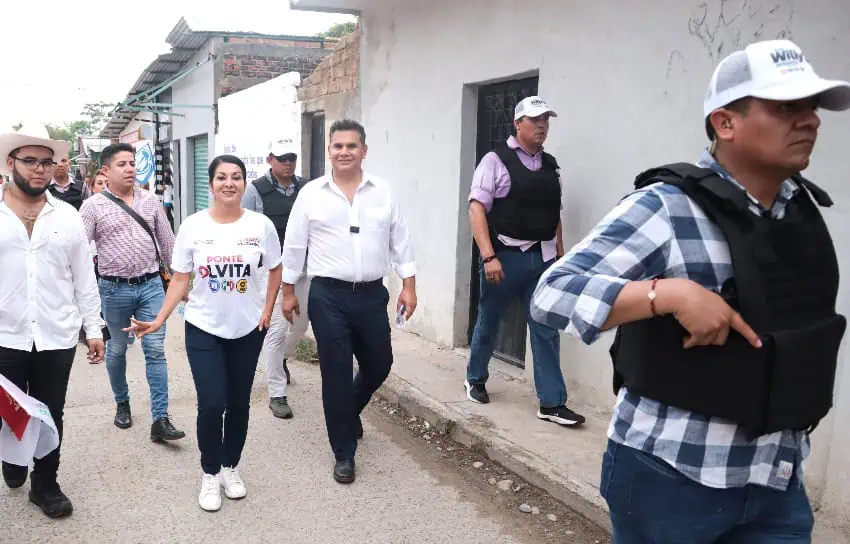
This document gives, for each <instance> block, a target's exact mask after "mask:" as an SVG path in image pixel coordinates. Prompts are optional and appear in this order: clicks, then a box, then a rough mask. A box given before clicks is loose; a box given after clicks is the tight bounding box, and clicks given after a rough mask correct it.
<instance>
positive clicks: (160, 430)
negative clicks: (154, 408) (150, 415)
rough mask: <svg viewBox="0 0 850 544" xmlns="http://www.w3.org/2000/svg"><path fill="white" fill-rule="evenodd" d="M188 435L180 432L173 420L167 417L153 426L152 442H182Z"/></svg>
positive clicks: (160, 419)
mask: <svg viewBox="0 0 850 544" xmlns="http://www.w3.org/2000/svg"><path fill="white" fill-rule="evenodd" d="M185 436H186V433H184V432H183V431H178V430H177V429H176V428H175V427H174V425H172V424H171V420H170V419H168V418H167V417H161V418H159V419H157V420H156V421H154V422H153V425H151V440H153V441H154V442H161V441H163V440H180V439H181V438H183V437H185Z"/></svg>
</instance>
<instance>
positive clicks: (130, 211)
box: [101, 191, 162, 264]
mask: <svg viewBox="0 0 850 544" xmlns="http://www.w3.org/2000/svg"><path fill="white" fill-rule="evenodd" d="M101 194H102V195H103V196H105V197H106V198H108V199H109V200H111V201H112V202H114V203H115V204H117V205H118V207H119V208H121V209H122V210H124V211H125V212H127V215H129V216H130V217H132V218H133V219H135V220H136V223H138V224H139V225H141V226H142V228H143V229H145V232H147V233H148V235H150V237H151V240H153V249H154V251H156V260H157V261H158V262H159V263H160V264H162V259H161V258H160V256H159V245H158V244H157V243H156V236H154V234H153V231H152V230H151V227H150V225H148V222H147V221H145V220H144V218H143V217H142V216H141V215H139V214H138V213H136V210H134V209H133V208H131V207H130V206H128V205H127V203H126V202H124V201H123V200H121V199H120V198H118V197H117V196H115V195H113V194H112V193H110V192H109V191H102V192H101Z"/></svg>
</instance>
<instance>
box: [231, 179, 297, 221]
mask: <svg viewBox="0 0 850 544" xmlns="http://www.w3.org/2000/svg"><path fill="white" fill-rule="evenodd" d="M265 178H266V179H268V180H269V181H270V182H271V184H272V187H274V188H275V189H277V192H279V193H280V194H282V195H283V196H292V195H293V194H295V183H296V179H297V176H292V183H290V184H289V185H281V184H280V183H278V182H277V179H276V178H275V177H274V176H273V175H272V171H271V169H269V171H268V172H266V175H265ZM260 179H262V178H260ZM242 207H243V208H245V209H246V210H251V211H252V212H257V213H263V196H262V195H261V194H260V191H258V190H257V188H256V187H255V186H254V184H253V183H249V184H248V187H246V188H245V193H244V194H243V195H242Z"/></svg>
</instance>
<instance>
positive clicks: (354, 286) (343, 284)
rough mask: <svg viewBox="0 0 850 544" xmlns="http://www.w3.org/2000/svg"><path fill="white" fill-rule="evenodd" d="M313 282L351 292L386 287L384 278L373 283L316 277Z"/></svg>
mask: <svg viewBox="0 0 850 544" xmlns="http://www.w3.org/2000/svg"><path fill="white" fill-rule="evenodd" d="M312 281H313V283H318V284H320V285H327V286H328V287H336V288H338V289H347V290H349V291H354V292H357V291H371V290H372V289H376V288H378V287H383V286H384V280H383V278H381V279H379V280H372V281H359V282H351V281H345V280H338V279H336V278H328V277H325V276H316V277H314V278H313V280H312Z"/></svg>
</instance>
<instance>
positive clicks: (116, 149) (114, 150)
mask: <svg viewBox="0 0 850 544" xmlns="http://www.w3.org/2000/svg"><path fill="white" fill-rule="evenodd" d="M122 151H128V152H130V153H132V154H133V156H134V157H135V156H136V148H135V147H133V146H132V145H130V144H128V143H120V144H111V145H108V146H106V147H104V148H103V151H101V152H100V165H101V166H111V165H112V159H113V158H115V155H117V154H119V153H121V152H122Z"/></svg>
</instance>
